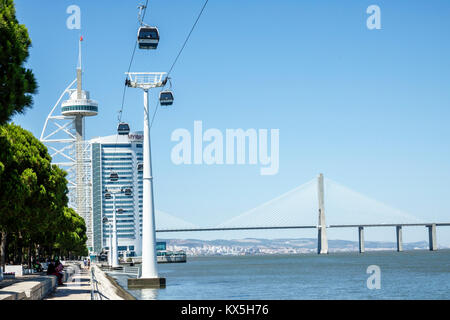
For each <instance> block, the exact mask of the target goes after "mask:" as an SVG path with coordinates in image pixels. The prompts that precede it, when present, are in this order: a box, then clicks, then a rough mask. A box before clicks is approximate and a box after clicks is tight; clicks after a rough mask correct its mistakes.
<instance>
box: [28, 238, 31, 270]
mask: <svg viewBox="0 0 450 320" xmlns="http://www.w3.org/2000/svg"><path fill="white" fill-rule="evenodd" d="M28 269H31V240H30V243H28Z"/></svg>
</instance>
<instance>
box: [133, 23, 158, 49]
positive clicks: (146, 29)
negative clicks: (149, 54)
mask: <svg viewBox="0 0 450 320" xmlns="http://www.w3.org/2000/svg"><path fill="white" fill-rule="evenodd" d="M137 38H138V42H139V49H156V48H157V47H158V43H159V32H158V28H156V27H150V26H141V27H140V28H139V31H138V37H137Z"/></svg>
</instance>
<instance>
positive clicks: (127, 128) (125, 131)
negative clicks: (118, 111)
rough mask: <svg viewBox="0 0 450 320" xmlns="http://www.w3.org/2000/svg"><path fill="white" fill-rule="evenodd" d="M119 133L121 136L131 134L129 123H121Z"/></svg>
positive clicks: (118, 128)
mask: <svg viewBox="0 0 450 320" xmlns="http://www.w3.org/2000/svg"><path fill="white" fill-rule="evenodd" d="M117 133H118V134H119V135H127V134H129V133H130V126H129V125H128V123H125V122H121V123H119V125H118V126H117Z"/></svg>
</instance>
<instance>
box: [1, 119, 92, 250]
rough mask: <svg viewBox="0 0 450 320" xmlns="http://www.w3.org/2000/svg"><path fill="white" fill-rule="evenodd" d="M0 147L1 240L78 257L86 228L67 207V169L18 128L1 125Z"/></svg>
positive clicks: (38, 142)
mask: <svg viewBox="0 0 450 320" xmlns="http://www.w3.org/2000/svg"><path fill="white" fill-rule="evenodd" d="M0 148H1V149H0V150H1V152H0V163H1V164H2V171H1V172H0V231H2V234H3V235H4V236H3V237H2V241H4V240H5V239H3V238H5V237H6V236H5V235H8V234H10V235H11V237H10V239H13V240H14V241H15V243H14V244H15V246H16V247H17V246H19V247H21V248H22V247H25V246H28V248H36V247H40V248H45V252H46V253H47V254H51V253H52V251H53V250H54V249H57V250H59V254H60V255H61V253H70V254H75V255H83V254H84V253H85V252H86V226H85V223H84V220H83V219H82V218H81V217H80V216H78V215H77V214H76V213H75V211H73V210H72V209H69V208H67V202H68V198H67V192H68V188H67V180H66V172H65V171H63V170H62V169H60V168H59V167H57V166H55V165H52V164H51V157H50V155H49V154H48V151H47V148H46V147H45V146H44V145H43V144H42V143H41V142H40V141H39V140H38V139H36V138H35V137H34V136H33V135H32V134H31V133H30V132H29V131H27V130H24V129H22V128H21V127H20V126H17V125H14V124H6V125H3V126H0ZM30 254H31V253H28V257H30ZM20 256H21V255H20V253H19V257H20ZM3 259H5V258H4V257H3Z"/></svg>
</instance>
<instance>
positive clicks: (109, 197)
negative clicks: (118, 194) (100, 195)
mask: <svg viewBox="0 0 450 320" xmlns="http://www.w3.org/2000/svg"><path fill="white" fill-rule="evenodd" d="M111 198H112V196H111V193H109V191H108V189H106V190H105V199H106V200H109V199H111Z"/></svg>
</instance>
